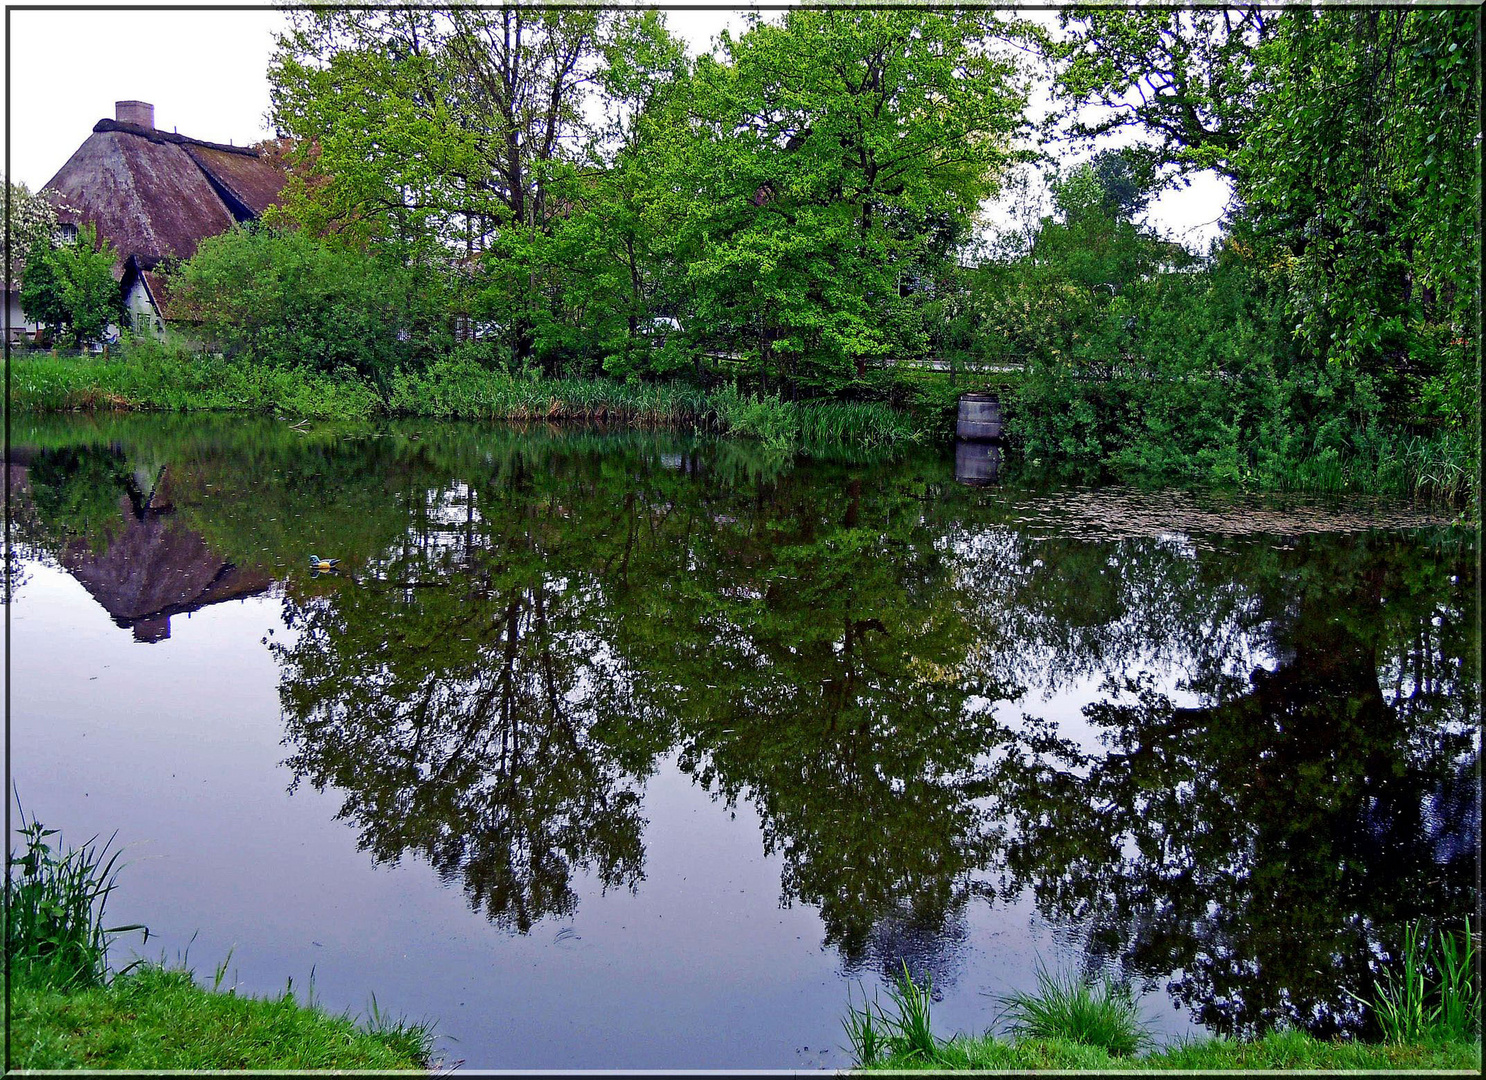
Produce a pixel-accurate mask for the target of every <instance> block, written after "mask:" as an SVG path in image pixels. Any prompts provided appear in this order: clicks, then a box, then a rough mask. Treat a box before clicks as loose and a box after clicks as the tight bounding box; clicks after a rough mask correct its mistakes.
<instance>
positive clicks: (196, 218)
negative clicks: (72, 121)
mask: <svg viewBox="0 0 1486 1080" xmlns="http://www.w3.org/2000/svg"><path fill="white" fill-rule="evenodd" d="M284 181H285V176H284V174H283V172H282V171H281V170H280V169H279V168H278V167H277V166H275V165H273V164H271V163H270V162H268V161H267V160H265V159H264V158H262V157H260V156H259V154H258V152H257V151H255V150H252V149H250V148H248V147H243V146H224V145H222V144H220V143H210V142H204V141H203V140H201V139H192V138H188V137H186V136H184V135H176V134H173V133H171V132H166V131H158V130H156V129H155V128H152V127H146V126H144V125H141V124H132V123H124V122H121V121H118V120H100V121H98V123H97V124H95V125H93V134H91V135H90V136H88V138H87V140H86V141H84V142H83V144H82V145H81V146H80V147H78V148H77V151H76V152H75V153H74V154H73V155H72V157H70V158H68V159H67V163H66V164H65V165H63V166H62V168H61V169H60V170H59V171H58V173H57V175H56V176H54V177H52V178H51V180H50V181H49V182H48V183H47V185H46V186H45V187H44V188H43V189H42V190H43V191H45V192H47V193H48V194H49V195H50V196H51V197H52V199H53V201H54V203H56V204H57V206H58V212H57V216H58V219H59V220H60V221H62V222H63V223H71V224H75V225H81V224H83V223H84V222H89V223H91V224H93V225H94V227H95V228H97V230H98V233H99V235H100V236H102V237H105V238H107V239H108V241H109V242H110V243H111V244H113V246H114V250H115V251H116V252H118V261H117V262H116V264H115V266H114V274H115V276H116V277H122V276H123V272H124V265H125V263H126V262H127V261H128V260H129V258H130V256H139V257H140V258H141V259H142V260H143V261H145V262H148V263H149V264H150V265H151V266H153V265H154V264H156V263H158V262H160V261H161V260H164V259H189V258H190V257H191V256H192V255H193V254H195V252H196V245H197V244H199V243H200V242H201V241H202V240H203V239H205V238H206V237H208V236H215V235H217V234H218V233H222V232H226V231H227V230H228V229H229V228H231V227H232V225H233V224H234V223H235V222H239V221H250V220H252V219H253V218H256V217H258V216H259V215H260V214H262V213H263V212H264V211H265V210H267V209H268V207H269V205H270V204H271V203H272V202H273V201H274V200H275V199H277V198H278V196H279V193H280V192H281V191H282V190H283V187H284Z"/></svg>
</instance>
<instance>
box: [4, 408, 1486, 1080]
mask: <svg viewBox="0 0 1486 1080" xmlns="http://www.w3.org/2000/svg"><path fill="white" fill-rule="evenodd" d="M13 425H14V427H13V434H12V449H11V452H10V455H9V459H8V462H7V464H8V469H9V477H10V491H11V497H12V504H11V509H12V519H13V520H12V528H13V542H14V555H15V577H14V579H13V581H14V590H13V596H12V601H11V610H10V613H9V614H10V628H11V641H10V678H11V686H10V691H11V710H12V711H11V731H10V736H11V750H12V773H13V778H14V780H15V783H16V787H17V789H18V792H19V796H20V800H21V802H22V803H23V804H24V806H25V808H26V809H27V811H28V812H30V813H34V814H36V815H37V816H39V817H40V818H41V820H42V821H44V822H45V823H46V824H48V825H49V826H54V827H61V828H62V829H63V830H64V835H65V836H66V837H69V838H71V839H72V840H74V841H79V840H83V839H86V838H87V837H88V836H90V835H92V834H94V833H103V834H105V835H107V834H109V833H112V832H113V831H114V830H117V831H118V836H117V843H118V844H120V845H121V846H122V847H123V848H124V850H125V852H126V859H127V863H128V865H127V866H126V868H125V869H124V871H123V876H122V878H121V881H120V888H119V891H118V892H117V893H116V894H115V896H114V898H113V899H112V901H111V905H112V906H111V915H112V916H113V917H114V918H116V919H117V920H118V921H120V922H134V921H139V922H144V923H147V924H148V925H149V926H150V928H151V931H152V936H151V938H150V941H149V943H148V945H145V946H142V947H140V946H136V948H138V949H139V951H140V952H141V953H142V954H143V955H147V956H150V957H153V958H159V957H161V956H164V957H165V959H167V960H176V959H178V958H181V957H184V958H185V959H186V961H187V962H188V963H190V964H191V965H192V966H194V967H195V968H196V969H197V971H198V972H199V973H202V974H203V975H205V976H206V977H207V978H208V979H209V978H210V974H211V972H212V970H213V969H214V968H216V967H217V965H219V964H221V963H223V962H224V961H225V962H226V963H227V970H226V977H227V981H228V982H229V983H233V982H235V984H236V985H238V986H239V987H240V988H241V989H242V990H244V991H247V992H252V993H273V992H277V991H281V990H282V989H283V988H284V987H285V985H286V982H287V980H289V979H291V978H292V980H293V987H294V989H295V991H296V992H305V991H308V990H309V989H310V988H311V987H312V989H313V993H314V997H315V999H316V1000H317V1001H320V1002H322V1003H324V1004H326V1005H328V1006H330V1007H332V1008H334V1009H337V1010H339V1009H343V1008H350V1009H352V1010H353V1011H361V1010H364V1009H365V1008H367V1006H368V1004H369V1001H370V996H371V994H373V993H375V995H376V1000H377V1004H378V1006H379V1007H380V1008H381V1009H383V1010H385V1011H391V1012H393V1013H401V1014H405V1015H408V1016H410V1017H413V1018H430V1019H434V1020H436V1021H437V1024H438V1031H439V1033H440V1035H441V1044H440V1045H441V1047H442V1049H443V1052H444V1053H445V1055H446V1056H447V1058H448V1059H450V1060H452V1061H463V1062H465V1063H466V1064H467V1065H468V1066H471V1067H503V1068H536V1067H561V1068H583V1067H625V1068H666V1067H691V1068H702V1067H724V1068H740V1067H788V1068H796V1067H821V1068H829V1067H839V1066H842V1065H845V1064H847V1063H848V1060H849V1055H848V1054H847V1053H846V1052H845V1051H844V1050H843V1048H842V1047H843V1044H844V1043H845V1041H846V1040H845V1036H844V1033H843V1031H842V1028H841V1024H840V1020H841V1017H842V1016H843V1015H844V1013H845V1008H846V1003H847V999H848V993H851V994H852V995H853V996H855V997H856V998H857V999H858V1000H860V996H861V994H862V993H863V992H865V993H866V994H867V995H868V996H871V995H872V994H873V993H880V992H881V991H882V990H883V988H884V987H885V985H886V980H888V979H889V978H890V977H891V976H892V974H893V973H894V972H895V971H898V970H900V969H901V967H902V965H903V964H905V963H906V964H907V965H908V967H909V969H910V970H911V971H912V972H913V973H914V974H915V975H916V976H917V977H919V978H921V979H922V978H925V977H927V978H930V979H932V985H933V992H934V996H935V1002H936V1003H935V1007H934V1010H935V1026H936V1029H938V1030H939V1031H940V1033H941V1034H946V1035H947V1034H949V1033H951V1032H953V1031H956V1030H963V1031H979V1030H983V1029H984V1028H985V1027H986V1026H987V1025H988V1024H989V1023H990V1021H991V1020H992V1018H993V1017H994V1016H995V1014H996V1013H997V1011H998V1008H999V1006H998V1004H997V996H998V995H1002V994H1005V993H1007V992H1009V991H1011V990H1016V989H1030V988H1032V986H1033V985H1034V972H1035V970H1036V968H1037V966H1038V965H1039V964H1042V965H1044V966H1046V967H1047V968H1049V969H1052V970H1057V971H1090V972H1098V973H1105V974H1109V975H1111V976H1114V977H1119V978H1127V979H1129V980H1131V982H1132V983H1133V984H1134V985H1135V986H1136V987H1137V988H1138V989H1139V990H1140V991H1141V993H1142V999H1141V1000H1142V1003H1143V1008H1144V1010H1145V1013H1146V1015H1147V1017H1148V1018H1149V1019H1150V1022H1151V1025H1152V1027H1153V1029H1154V1030H1155V1031H1157V1032H1158V1033H1160V1034H1162V1035H1165V1036H1176V1035H1180V1034H1183V1033H1189V1032H1197V1031H1201V1030H1210V1031H1215V1032H1228V1033H1251V1032H1255V1031H1258V1030H1262V1029H1264V1028H1267V1027H1270V1026H1273V1025H1275V1024H1279V1023H1284V1024H1291V1025H1298V1026H1301V1027H1304V1028H1307V1029H1308V1030H1310V1031H1312V1032H1314V1033H1316V1034H1318V1035H1323V1036H1324V1035H1331V1034H1333V1033H1337V1032H1349V1031H1355V1030H1357V1029H1358V1027H1359V1025H1360V1024H1362V1023H1363V1022H1364V1018H1363V1016H1362V1015H1361V1013H1360V1011H1359V1009H1358V1008H1357V1006H1356V1003H1355V1002H1354V1001H1353V1000H1352V999H1351V998H1350V997H1349V996H1348V992H1353V993H1362V994H1366V993H1368V992H1369V991H1370V988H1371V984H1372V979H1373V973H1372V970H1371V966H1372V965H1373V964H1375V963H1376V962H1377V961H1378V959H1379V958H1381V957H1383V956H1384V955H1385V954H1386V952H1387V950H1388V948H1389V947H1390V946H1391V945H1392V944H1393V943H1394V942H1395V941H1396V940H1397V938H1398V935H1399V930H1400V927H1401V926H1402V925H1403V924H1404V923H1405V922H1408V921H1410V920H1413V919H1416V918H1423V919H1426V920H1428V921H1430V922H1431V923H1433V924H1437V925H1443V924H1446V923H1450V922H1454V923H1455V924H1456V925H1458V923H1459V920H1461V919H1463V918H1464V916H1465V915H1466V913H1467V912H1469V911H1473V910H1474V909H1475V903H1476V894H1475V887H1476V879H1477V848H1478V846H1479V836H1480V819H1479V804H1478V801H1477V770H1478V765H1479V752H1480V733H1479V727H1478V723H1477V720H1476V716H1477V713H1478V706H1479V697H1480V678H1479V671H1478V668H1477V661H1476V657H1477V656H1478V653H1479V643H1478V640H1477V612H1476V595H1477V592H1476V578H1475V574H1476V569H1475V568H1476V547H1475V545H1476V540H1475V537H1474V534H1473V533H1471V532H1470V531H1468V530H1465V529H1463V528H1461V527H1459V526H1452V525H1451V524H1450V523H1449V521H1448V518H1440V517H1438V516H1432V515H1430V514H1428V513H1423V512H1419V511H1416V510H1412V509H1410V508H1408V507H1400V506H1394V505H1383V504H1371V503H1366V504H1364V503H1357V502H1351V503H1338V502H1322V501H1317V500H1305V499H1300V498H1289V499H1266V500H1257V499H1237V498H1220V497H1217V496H1202V497H1199V496H1194V495H1189V494H1181V493H1175V492H1170V491H1165V492H1162V491H1150V492H1146V491H1140V490H1135V489H1128V488H1102V489H1101V488H1074V487H1058V486H1054V485H1049V484H1045V483H1040V482H1038V481H1036V480H1034V479H1032V478H1025V477H1023V478H1018V477H1016V476H1014V475H1011V474H1010V472H1008V471H1007V470H1006V469H999V471H998V468H987V467H986V466H987V463H986V462H985V461H983V460H980V461H977V462H976V463H975V467H974V469H972V470H971V471H974V472H978V473H982V474H986V475H985V477H984V479H983V481H982V482H981V483H979V484H976V485H971V484H967V483H959V482H956V458H955V454H954V452H953V450H952V449H950V448H947V447H946V448H943V449H942V450H941V451H938V452H924V453H922V454H918V455H909V456H907V457H898V458H895V459H892V460H881V461H872V460H857V461H821V460H806V459H801V460H787V459H782V458H779V457H775V456H769V455H767V454H764V453H762V452H761V451H759V450H757V449H756V448H753V447H751V446H749V445H746V444H740V443H734V442H725V441H724V442H716V441H706V440H698V439H693V438H689V437H682V436H677V435H673V434H664V433H645V432H633V431H629V432H626V431H599V430H581V431H577V430H565V431H563V430H556V429H548V428H541V429H527V430H517V429H514V428H506V427H477V426H462V425H447V424H432V423H424V424H404V425H392V426H386V425H383V426H336V425H324V424H321V425H308V424H302V425H299V426H291V425H290V424H289V423H288V422H286V421H274V420H269V419H261V420H251V421H250V420H243V419H220V418H218V419H210V418H206V419H204V418H201V417H192V418H182V417H162V416H154V417H151V416H121V417H118V418H107V419H89V418H85V417H75V418H66V417H58V418H48V419H37V418H29V419H28V418H23V417H17V418H15V419H14V421H13ZM963 456H964V455H963V454H962V458H963ZM996 464H997V463H995V462H991V463H990V465H991V466H996ZM964 473H965V466H964V462H963V461H962V462H961V474H962V476H963V475H964ZM985 481H989V482H985ZM312 554H314V555H318V556H321V557H325V558H334V559H337V560H339V562H338V565H337V566H336V568H335V570H334V571H333V572H320V571H316V570H312V569H311V567H310V562H309V559H310V556H311V555H312ZM127 953H128V946H127V945H126V946H124V947H122V948H120V947H116V949H115V957H114V959H115V961H116V962H118V961H121V960H124V959H127ZM884 998H885V995H884Z"/></svg>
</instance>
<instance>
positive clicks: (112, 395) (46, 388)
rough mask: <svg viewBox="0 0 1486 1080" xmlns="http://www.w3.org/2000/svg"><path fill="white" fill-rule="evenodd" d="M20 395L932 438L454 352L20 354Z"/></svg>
mask: <svg viewBox="0 0 1486 1080" xmlns="http://www.w3.org/2000/svg"><path fill="white" fill-rule="evenodd" d="M10 400H11V405H12V407H14V408H15V409H16V410H17V411H21V412H36V413H44V412H68V411H97V410H107V409H117V410H157V411H168V412H194V411H241V412H254V413H272V414H275V415H282V416H291V417H309V418H314V419H369V418H373V417H379V416H419V417H429V418H437V419H450V420H456V419H457V420H510V421H531V420H544V421H584V422H592V421H600V422H611V423H623V424H629V425H634V426H640V427H674V428H681V429H686V430H694V431H706V432H710V433H713V434H718V435H727V436H734V437H741V438H751V439H756V440H758V441H760V442H762V443H763V444H765V445H766V446H769V447H771V448H776V449H780V450H789V449H801V450H804V451H806V452H811V451H813V450H819V449H822V448H828V447H829V446H831V445H842V446H850V447H859V448H861V447H888V446H894V445H899V444H908V443H913V442H916V441H920V440H921V439H922V438H923V437H924V428H923V426H922V425H920V424H919V423H918V422H917V421H916V420H915V419H914V417H913V416H912V415H910V414H908V413H905V412H901V411H899V410H895V409H893V408H891V407H890V406H888V405H886V404H883V403H880V402H802V403H795V402H789V401H785V400H783V399H781V398H780V397H778V396H774V395H766V396H750V395H745V394H743V393H741V392H739V391H738V390H737V389H735V388H734V387H732V386H723V387H720V388H718V389H714V390H702V389H699V388H697V387H693V386H689V385H686V384H682V383H639V382H634V383H631V382H616V381H613V380H609V379H592V378H574V379H541V378H534V377H522V376H513V375H509V374H507V373H504V372H500V371H492V370H490V369H488V368H485V367H482V366H480V365H478V364H474V363H469V362H463V361H458V360H446V361H441V362H439V363H436V364H433V365H431V366H430V367H429V368H427V369H426V370H423V371H418V372H399V373H397V374H395V375H394V376H393V377H392V378H391V379H390V380H389V383H388V385H387V386H386V387H382V388H379V387H377V386H375V385H373V384H372V383H371V382H370V381H368V380H367V379H364V378H362V377H360V376H359V375H357V374H355V373H354V372H350V371H346V372H342V373H338V374H335V375H321V374H317V373H314V372H311V371H307V370H305V369H302V368H292V367H272V366H256V365H253V364H250V363H247V362H244V361H237V360H226V359H219V358H214V357H209V356H200V355H189V354H182V353H177V352H172V351H168V350H162V349H158V348H143V349H140V350H138V351H137V352H135V353H134V354H133V355H129V356H125V357H112V358H108V359H104V358H94V357H64V356H53V355H49V354H24V353H17V354H13V356H12V359H11V399H10Z"/></svg>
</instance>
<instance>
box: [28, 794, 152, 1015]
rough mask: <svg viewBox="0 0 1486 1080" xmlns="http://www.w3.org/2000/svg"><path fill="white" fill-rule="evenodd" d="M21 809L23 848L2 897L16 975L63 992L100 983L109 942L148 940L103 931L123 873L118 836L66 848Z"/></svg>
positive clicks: (115, 929)
mask: <svg viewBox="0 0 1486 1080" xmlns="http://www.w3.org/2000/svg"><path fill="white" fill-rule="evenodd" d="M17 810H18V812H19V815H20V829H19V832H20V835H21V838H22V842H23V843H22V847H21V850H20V851H19V853H17V852H16V851H14V850H12V852H11V870H10V874H9V875H8V877H7V879H6V898H5V899H6V905H5V910H6V922H5V942H6V950H7V954H8V955H9V957H10V960H11V974H12V977H13V978H15V979H16V980H17V982H20V983H26V984H39V985H45V986H51V987H56V988H58V989H68V988H73V987H86V986H98V985H101V984H102V983H103V982H104V980H105V979H106V978H107V975H108V940H109V938H110V937H112V936H114V935H116V934H122V933H126V932H130V931H142V932H143V933H144V935H145V937H146V939H148V937H149V931H148V930H147V929H146V928H145V927H144V926H142V925H139V924H130V925H127V926H112V927H105V926H104V925H103V922H104V910H105V908H106V907H107V905H108V898H109V896H110V894H112V892H113V891H114V888H115V883H116V881H117V878H118V872H119V866H118V859H119V854H120V853H119V852H118V851H117V850H110V849H111V848H112V846H113V837H110V838H109V839H108V840H105V841H103V842H102V843H101V844H100V843H99V842H98V837H96V836H95V837H93V839H91V840H89V841H88V842H87V843H85V844H83V845H82V846H81V847H76V848H69V849H64V848H63V847H62V842H61V838H60V834H59V833H58V832H57V830H56V829H48V828H46V827H45V826H44V825H42V824H41V823H40V822H39V821H37V820H36V819H35V818H31V819H29V820H28V819H27V818H26V814H25V810H24V809H22V808H21V807H20V805H19V800H17Z"/></svg>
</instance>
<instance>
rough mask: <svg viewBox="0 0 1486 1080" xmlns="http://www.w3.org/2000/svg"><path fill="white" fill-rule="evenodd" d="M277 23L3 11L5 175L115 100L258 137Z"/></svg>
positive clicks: (240, 140) (47, 160) (1178, 223)
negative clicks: (6, 30)
mask: <svg viewBox="0 0 1486 1080" xmlns="http://www.w3.org/2000/svg"><path fill="white" fill-rule="evenodd" d="M1033 17H1041V18H1044V19H1047V20H1048V21H1049V22H1052V21H1053V20H1055V19H1056V16H1055V15H1053V14H1051V13H1033ZM283 23H284V16H283V14H282V13H280V12H277V11H271V10H265V11H170V10H160V11H11V12H10V27H11V35H12V39H13V40H10V41H8V42H7V46H8V47H9V56H10V82H9V85H8V87H7V93H8V94H9V95H10V98H9V102H8V104H9V106H10V109H9V111H10V116H11V122H12V125H13V127H12V130H11V131H10V132H9V133H8V134H9V135H10V144H9V145H10V172H11V175H12V176H13V178H14V179H16V180H17V181H21V182H23V183H25V184H26V185H27V186H28V187H30V188H31V190H33V191H35V190H36V189H38V188H40V187H41V186H43V185H44V184H45V183H46V182H47V181H48V180H50V179H51V178H52V176H53V175H54V174H55V173H56V172H57V170H58V169H60V168H61V167H62V165H63V163H65V162H66V160H67V158H68V157H70V156H71V155H72V152H73V151H74V150H76V149H77V148H78V146H79V145H80V144H81V143H82V142H83V140H84V139H86V138H87V137H88V134H89V133H90V132H91V130H92V128H93V124H94V123H96V122H97V121H98V120H99V119H101V118H103V117H112V116H113V115H114V102H115V101H117V100H124V99H135V100H140V101H148V102H151V103H153V104H154V106H155V125H156V126H157V127H159V128H160V129H161V130H164V131H171V130H179V131H180V132H182V133H184V134H187V135H192V136H195V137H197V138H201V139H209V140H211V141H214V142H229V141H230V142H234V143H237V144H239V145H242V144H248V143H253V142H257V141H258V140H259V139H263V138H266V137H267V136H269V135H270V134H272V132H271V131H270V129H269V127H268V125H267V123H266V117H267V112H268V78H267V70H268V58H269V55H270V53H271V52H272V50H273V33H274V31H275V30H277V29H280V28H281V27H282V26H283ZM667 23H668V25H669V26H670V27H671V30H672V32H673V33H676V34H677V35H678V36H680V37H681V38H683V39H684V40H685V41H686V42H687V44H688V46H689V48H690V50H691V52H692V54H693V55H695V54H696V53H697V52H699V51H702V50H703V49H705V48H707V47H708V46H709V45H710V43H711V41H712V39H713V37H714V36H715V35H716V34H717V33H718V32H719V31H720V30H722V29H723V28H724V27H727V28H729V29H731V30H733V31H734V32H735V33H736V32H737V31H738V30H739V29H741V27H742V25H743V16H742V13H741V12H740V11H715V10H714V11H707V10H673V11H668V12H667ZM1039 96H1040V95H1034V102H1033V106H1034V110H1035V109H1036V107H1037V104H1038V102H1037V100H1036V99H1037V97H1039ZM1227 195H1228V191H1227V188H1226V185H1225V184H1224V183H1222V182H1221V181H1220V180H1218V178H1216V177H1215V176H1212V175H1210V174H1209V175H1205V176H1199V177H1198V178H1196V181H1195V182H1194V183H1193V184H1192V186H1191V187H1190V188H1186V189H1183V190H1179V191H1173V192H1168V193H1166V194H1164V195H1163V196H1162V197H1161V198H1160V199H1158V200H1157V201H1156V202H1155V204H1154V205H1153V206H1152V208H1151V210H1150V211H1149V212H1148V213H1147V215H1146V218H1147V220H1148V222H1149V223H1150V224H1152V225H1153V226H1155V227H1157V228H1158V229H1160V230H1161V231H1162V232H1163V233H1165V234H1166V235H1168V236H1169V237H1171V238H1172V239H1178V240H1183V241H1184V242H1186V243H1188V244H1189V245H1191V246H1194V247H1196V248H1199V249H1201V248H1204V247H1205V246H1206V243H1207V241H1208V239H1210V238H1211V237H1212V236H1214V235H1216V233H1217V226H1216V224H1215V222H1216V219H1217V218H1218V216H1219V215H1220V214H1221V213H1222V210H1223V207H1224V205H1225V203H1226V201H1227ZM987 209H988V211H989V213H988V217H989V219H990V220H991V222H992V223H1000V222H1004V221H1005V220H1006V216H1007V211H1006V210H1005V208H1004V207H1001V206H995V205H992V206H989V207H988V208H987Z"/></svg>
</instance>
